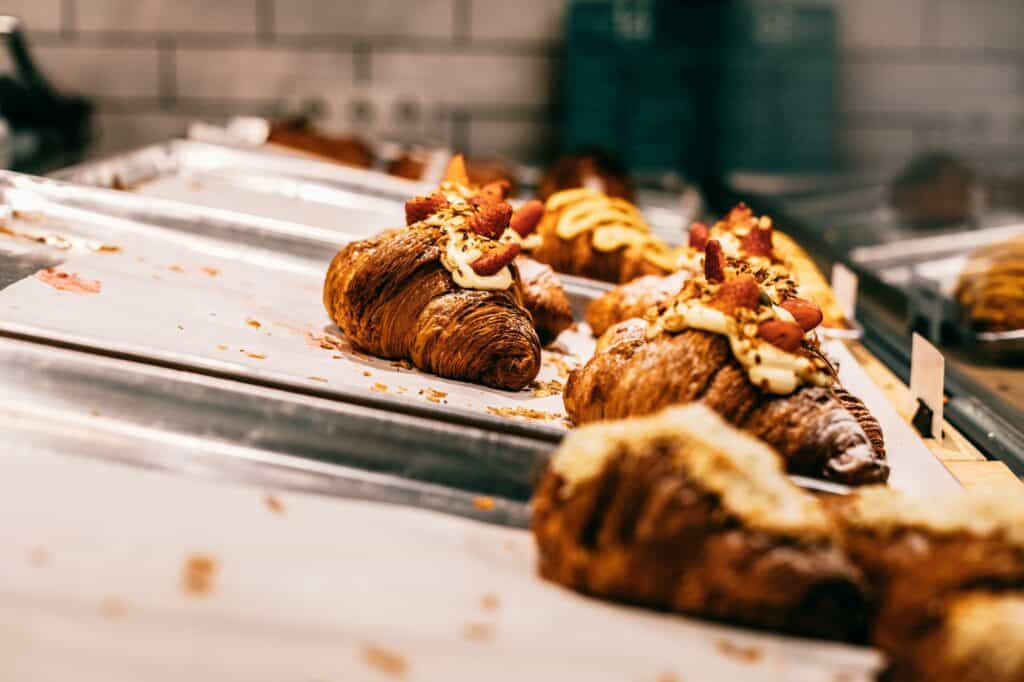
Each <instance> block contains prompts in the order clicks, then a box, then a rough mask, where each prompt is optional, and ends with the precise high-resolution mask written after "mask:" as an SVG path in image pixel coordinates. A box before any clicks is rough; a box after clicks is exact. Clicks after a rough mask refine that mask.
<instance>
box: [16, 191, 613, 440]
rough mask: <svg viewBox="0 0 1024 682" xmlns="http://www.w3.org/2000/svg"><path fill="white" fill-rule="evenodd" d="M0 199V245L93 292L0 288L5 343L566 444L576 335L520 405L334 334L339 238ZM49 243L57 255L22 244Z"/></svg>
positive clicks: (117, 205) (155, 212) (31, 195)
mask: <svg viewBox="0 0 1024 682" xmlns="http://www.w3.org/2000/svg"><path fill="white" fill-rule="evenodd" d="M0 196H2V199H3V202H4V204H5V205H6V206H8V207H10V208H11V209H13V212H14V215H13V216H12V217H11V218H10V219H9V225H10V227H11V228H12V229H13V230H14V231H15V232H17V233H21V234H22V235H23V237H21V238H17V237H8V238H7V239H6V240H5V243H9V244H13V245H15V246H16V247H18V248H34V249H35V251H36V252H38V254H39V255H38V258H50V259H53V260H55V261H56V260H59V261H61V262H62V265H61V271H62V272H66V273H74V274H75V276H76V277H79V278H81V279H82V280H83V281H87V282H94V281H95V282H100V285H99V286H100V287H101V290H100V292H99V293H97V294H94V295H88V294H76V293H68V292H63V291H58V290H55V289H54V288H53V287H52V286H49V285H47V284H46V283H45V282H44V281H42V280H41V279H40V278H39V277H38V276H37V277H30V278H26V279H21V280H20V281H18V282H16V283H14V284H11V285H9V286H8V287H7V288H6V289H5V290H4V291H3V292H2V294H0V329H2V330H3V331H5V332H6V333H8V334H17V335H21V336H24V337H31V338H40V339H42V338H46V339H49V340H51V341H56V342H60V343H63V344H66V345H70V346H74V347H82V348H85V347H87V348H91V349H96V350H102V351H103V352H106V353H110V354H115V355H118V356H122V357H129V358H135V359H144V360H146V361H147V362H158V363H161V364H164V365H167V366H172V367H188V368H190V369H194V370H198V371H203V372H206V373H208V374H215V375H219V376H226V377H231V378H236V379H243V380H245V381H249V382H253V383H259V384H263V385H266V386H271V387H275V388H287V389H289V390H292V391H299V392H303V393H307V394H310V395H318V396H324V397H331V398H334V399H340V400H344V401H347V402H350V403H356V404H363V405H370V406H374V407H379V408H383V409H389V410H394V411H398V412H403V413H407V414H417V415H421V416H425V415H431V416H433V417H434V418H436V419H441V420H445V421H448V422H451V423H457V424H463V425H467V426H473V427H478V428H483V429H487V430H489V431H497V432H500V433H510V434H518V435H528V436H530V437H533V438H540V439H542V440H546V441H548V442H554V441H557V440H558V439H559V438H560V437H561V435H562V433H564V431H565V428H566V427H565V425H564V424H563V423H562V421H563V419H564V417H565V413H564V408H563V406H562V403H561V397H560V395H559V393H560V392H559V391H558V390H557V389H558V388H560V386H561V384H562V382H564V379H565V376H566V375H567V370H568V368H569V367H570V366H572V365H575V364H578V363H579V362H580V361H582V359H585V358H586V357H589V354H590V352H591V350H592V347H593V341H592V339H591V338H590V335H589V333H588V332H587V331H586V329H585V328H584V329H581V330H580V331H570V332H566V333H565V334H563V335H562V337H561V338H560V339H559V348H560V349H561V350H560V351H549V350H545V351H544V367H543V368H542V371H541V374H540V376H539V377H538V384H537V386H536V387H535V388H534V389H533V390H527V391H521V392H517V393H512V392H507V391H497V390H493V389H488V388H485V387H482V386H476V385H471V384H467V383H464V382H456V381H448V380H444V379H440V378H438V377H433V376H429V375H425V374H422V373H419V372H416V371H412V370H411V369H409V368H408V367H403V366H401V365H400V363H394V362H389V361H385V360H379V359H376V358H371V357H367V356H364V355H362V354H360V353H358V352H356V351H354V350H353V349H352V348H351V347H350V346H349V345H348V344H347V342H346V341H345V340H344V338H343V337H342V336H341V335H340V332H339V331H337V330H336V328H335V327H334V326H333V325H332V324H331V322H330V320H329V319H328V318H327V315H326V313H325V312H324V310H323V306H322V303H321V293H320V292H321V288H322V281H323V274H324V272H325V271H326V268H327V264H328V263H329V261H330V259H331V257H332V256H333V255H334V253H335V251H336V249H337V244H338V243H339V242H340V241H343V240H344V239H343V237H344V238H346V239H347V238H349V237H348V236H347V235H341V234H339V233H328V232H326V231H320V230H317V229H315V228H309V227H306V226H296V225H292V224H287V223H281V222H278V221H273V220H266V219H255V218H250V217H248V216H244V215H232V214H227V213H225V212H221V211H211V210H209V209H204V208H202V207H193V206H187V205H183V204H179V203H174V202H167V201H157V200H153V199H150V198H147V197H142V196H138V195H135V194H130V193H123V192H113V191H109V190H99V189H94V188H87V187H76V186H72V185H66V184H61V183H57V182H54V181H51V180H43V179H36V178H31V177H29V176H22V175H18V174H13V173H5V174H0ZM143 220H144V221H145V222H143ZM54 235H58V236H55V237H54ZM47 236H51V237H53V238H52V239H51V241H56V242H59V243H60V244H61V245H64V246H67V247H68V248H65V249H55V248H53V247H51V246H47V245H45V244H38V243H37V242H36V241H33V240H34V239H42V240H45V239H46V238H47ZM100 245H103V246H106V249H103V248H101V246H100ZM115 250H116V251H115ZM17 258H18V262H21V261H23V260H24V259H25V255H24V254H19V255H18V256H17ZM5 269H6V268H5ZM8 279H10V277H8ZM569 291H570V294H571V296H572V299H573V300H574V301H575V303H576V307H577V308H578V309H580V308H582V307H584V306H585V305H586V302H587V301H588V300H590V299H591V298H593V296H594V295H596V293H597V292H598V291H600V289H597V288H594V287H591V286H590V285H587V284H585V283H573V282H570V285H569ZM517 415H523V416H522V418H518V417H517ZM509 416H512V417H515V418H509Z"/></svg>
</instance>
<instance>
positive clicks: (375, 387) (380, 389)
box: [370, 381, 388, 393]
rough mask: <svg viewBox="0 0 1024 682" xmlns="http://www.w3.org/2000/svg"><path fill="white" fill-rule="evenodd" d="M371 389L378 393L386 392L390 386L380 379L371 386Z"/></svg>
mask: <svg viewBox="0 0 1024 682" xmlns="http://www.w3.org/2000/svg"><path fill="white" fill-rule="evenodd" d="M370 390H371V391H375V392H377V393H384V392H386V391H387V390H388V386H387V384H382V383H380V382H379V381H378V382H377V383H375V384H374V385H373V386H370Z"/></svg>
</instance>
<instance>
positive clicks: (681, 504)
mask: <svg viewBox="0 0 1024 682" xmlns="http://www.w3.org/2000/svg"><path fill="white" fill-rule="evenodd" d="M531 525H532V529H533V533H534V536H535V538H536V541H537V547H538V550H539V561H540V573H541V575H542V576H543V577H545V578H547V579H549V580H553V581H555V582H558V583H561V584H563V585H566V586H568V587H571V588H573V589H576V590H579V591H581V592H585V593H588V594H592V595H596V596H600V597H606V598H610V599H615V600H620V601H626V602H631V603H636V604H642V605H646V606H652V607H656V608H659V609H670V610H673V611H678V612H681V613H686V614H692V615H699V616H703V617H707V618H713V619H716V620H722V621H727V622H730V623H737V624H741V625H745V626H753V627H762V628H771V629H774V630H779V631H783V632H789V633H796V634H801V635H810V636H815V637H823V638H832V639H840V640H853V641H857V640H860V639H862V638H863V636H864V632H865V614H866V608H865V606H866V603H865V598H864V584H863V579H862V576H861V574H860V572H859V570H858V569H857V568H856V567H855V566H854V565H853V564H852V563H850V561H848V560H847V559H846V557H845V556H844V555H843V553H842V552H841V550H840V548H839V545H838V543H837V537H838V536H837V533H836V529H835V527H834V525H833V522H832V521H831V519H830V517H829V516H828V514H826V513H825V511H824V510H823V508H822V506H821V504H820V503H819V502H818V500H817V499H816V498H814V497H813V496H811V495H810V494H808V493H805V492H803V491H802V490H800V489H799V488H797V487H795V486H794V485H792V484H791V483H790V482H789V480H788V479H787V477H786V476H785V474H784V472H783V470H782V467H781V465H780V460H779V457H778V455H777V454H776V453H775V452H773V451H772V450H771V448H769V447H768V446H767V445H765V444H764V443H762V442H760V441H758V440H756V439H755V438H752V437H750V436H748V435H746V434H744V433H742V432H740V431H737V430H736V429H734V428H733V427H731V426H730V425H729V424H727V423H726V422H725V421H724V420H722V419H721V418H720V417H719V416H718V415H716V414H715V413H713V412H711V411H710V410H709V409H707V408H706V407H704V406H702V405H699V404H694V405H688V406H685V407H675V408H670V409H668V410H665V411H663V412H661V413H659V414H657V415H654V416H651V417H646V418H633V419H627V420H623V421H619V422H604V423H599V424H593V425H588V426H583V427H580V428H579V429H576V430H574V431H572V432H570V433H569V435H568V436H566V438H565V440H564V441H563V442H562V445H561V447H559V449H558V451H557V452H555V454H554V455H553V457H552V459H551V461H550V464H549V466H548V469H547V471H546V473H545V474H544V476H543V478H542V480H541V482H540V484H539V486H538V488H537V492H536V494H535V496H534V499H533V518H532V524H531Z"/></svg>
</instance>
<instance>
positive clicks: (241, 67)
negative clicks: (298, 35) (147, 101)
mask: <svg viewBox="0 0 1024 682" xmlns="http://www.w3.org/2000/svg"><path fill="white" fill-rule="evenodd" d="M176 65H177V71H176V73H177V76H176V81H177V86H178V93H179V94H180V95H181V96H183V97H192V98H194V97H208V98H212V99H247V100H254V99H265V100H276V99H282V98H287V99H296V98H305V97H307V96H314V97H315V96H319V95H323V94H333V93H336V92H339V91H344V90H346V89H349V88H351V87H352V82H353V74H352V53H351V52H348V51H333V50H332V51H309V50H291V49H273V48H269V47H263V48H245V49H230V50H219V49H216V50H215V49H190V50H181V51H180V52H179V54H178V55H177V58H176Z"/></svg>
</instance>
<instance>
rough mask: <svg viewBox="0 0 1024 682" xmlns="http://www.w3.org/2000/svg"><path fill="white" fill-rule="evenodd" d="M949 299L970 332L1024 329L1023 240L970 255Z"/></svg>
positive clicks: (1000, 244) (1016, 239)
mask: <svg viewBox="0 0 1024 682" xmlns="http://www.w3.org/2000/svg"><path fill="white" fill-rule="evenodd" d="M953 296H954V297H955V298H956V300H957V302H958V303H959V304H960V307H961V308H962V309H963V311H964V313H966V317H967V322H968V323H969V324H970V325H971V327H973V328H974V329H977V330H979V331H983V332H997V331H1012V330H1015V329H1024V236H1021V237H1016V238H1014V239H1011V240H1009V241H1004V242H999V243H996V244H990V245H988V246H986V247H984V248H982V249H979V250H978V251H976V252H975V253H973V254H971V257H970V260H968V261H967V265H965V266H964V269H963V271H962V272H961V273H960V276H959V278H958V279H957V282H956V288H955V289H954V292H953Z"/></svg>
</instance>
